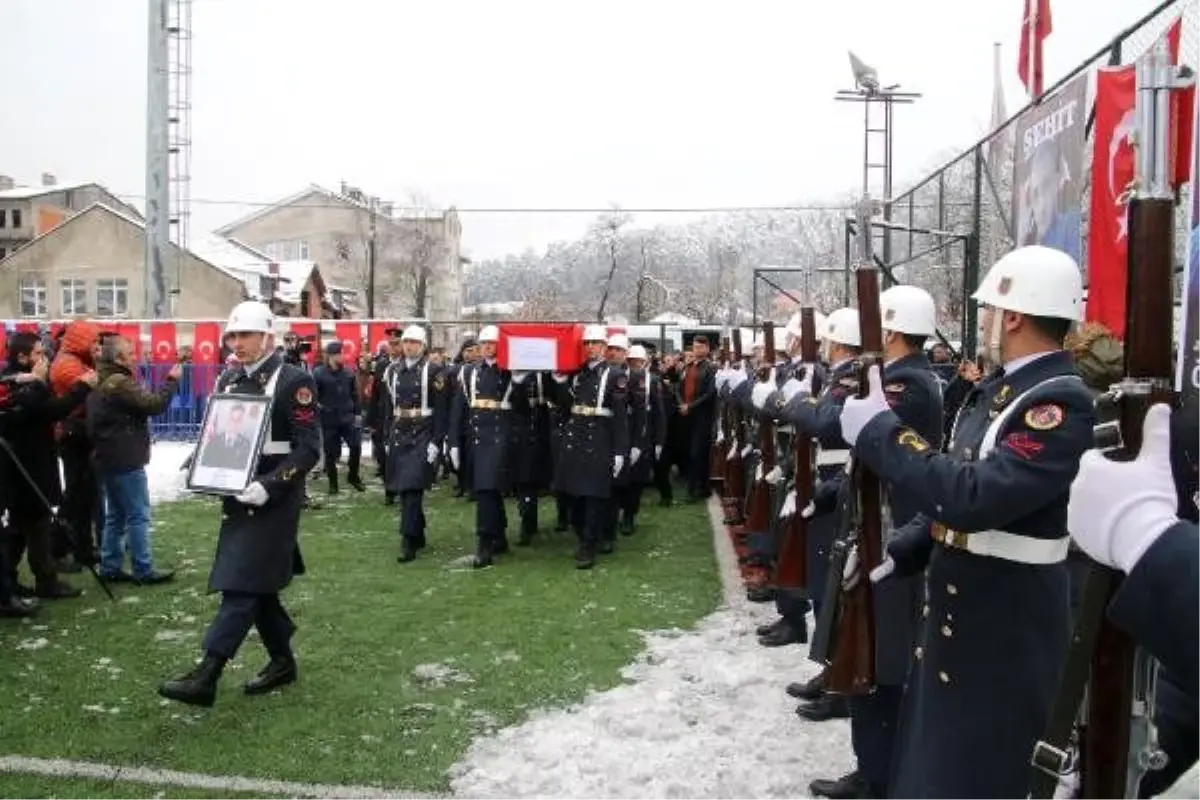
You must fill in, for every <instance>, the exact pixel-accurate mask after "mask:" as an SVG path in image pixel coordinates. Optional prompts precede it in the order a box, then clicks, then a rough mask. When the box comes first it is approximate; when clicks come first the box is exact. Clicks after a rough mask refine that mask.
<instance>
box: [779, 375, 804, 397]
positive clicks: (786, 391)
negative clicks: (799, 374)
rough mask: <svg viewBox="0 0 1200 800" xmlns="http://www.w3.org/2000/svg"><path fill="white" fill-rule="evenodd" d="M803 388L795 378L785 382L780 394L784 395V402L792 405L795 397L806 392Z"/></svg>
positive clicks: (780, 388)
mask: <svg viewBox="0 0 1200 800" xmlns="http://www.w3.org/2000/svg"><path fill="white" fill-rule="evenodd" d="M803 386H804V385H803V384H802V383H800V381H798V380H796V379H795V378H788V379H787V380H786V381H784V383H783V386H780V387H779V393H780V394H782V395H783V402H785V403H790V402H791V400H792V398H793V397H795V396H796V395H798V394H800V393H801V392H803V391H804V389H803Z"/></svg>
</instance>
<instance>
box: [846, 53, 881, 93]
mask: <svg viewBox="0 0 1200 800" xmlns="http://www.w3.org/2000/svg"><path fill="white" fill-rule="evenodd" d="M850 71H851V72H853V73H854V85H855V86H857V87H859V88H860V89H866V90H867V91H868V92H878V91H879V73H878V72H876V71H875V68H874V67H869V66H867V65H866V63H865V62H864V61H863V60H862V59H861V58H859V57H858V56H856V55H854V53H850Z"/></svg>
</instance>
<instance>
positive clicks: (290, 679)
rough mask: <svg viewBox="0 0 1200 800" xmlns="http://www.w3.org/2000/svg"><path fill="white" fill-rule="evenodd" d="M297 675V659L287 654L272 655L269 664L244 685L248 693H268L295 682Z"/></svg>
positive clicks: (244, 689)
mask: <svg viewBox="0 0 1200 800" xmlns="http://www.w3.org/2000/svg"><path fill="white" fill-rule="evenodd" d="M296 677H297V671H296V659H295V658H293V657H292V656H291V654H288V655H286V656H271V660H270V661H268V662H267V665H266V666H265V667H263V668H262V669H260V670H259V671H258V674H257V675H255V676H254V677H253V678H251V679H250V680H248V681H246V685H245V686H243V687H242V689H243V691H245V692H246V694H266V693H267V692H269V691H271V690H272V689H278V688H279V687H280V686H287V685H288V684H289V683H295V682H296Z"/></svg>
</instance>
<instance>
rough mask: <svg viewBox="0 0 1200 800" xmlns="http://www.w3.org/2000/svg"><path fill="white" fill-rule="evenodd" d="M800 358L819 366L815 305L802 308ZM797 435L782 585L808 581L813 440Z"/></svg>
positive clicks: (779, 575) (778, 565)
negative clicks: (806, 515)
mask: <svg viewBox="0 0 1200 800" xmlns="http://www.w3.org/2000/svg"><path fill="white" fill-rule="evenodd" d="M800 360H801V361H802V362H803V363H804V368H805V369H806V370H812V369H815V368H816V363H817V318H816V314H815V312H814V310H813V309H812V308H811V307H806V308H802V309H800ZM809 380H810V381H811V377H810V379H809ZM794 438H795V447H794V453H795V459H796V469H795V477H796V480H795V486H796V489H795V491H796V511H795V513H793V514H792V517H791V519H790V520H789V521H788V526H787V530H786V531H785V532H784V534H783V542H782V543H781V544H780V547H779V557H778V558H777V559H776V560H775V585H776V586H777V587H779V588H781V589H803V588H805V587H806V586H807V584H808V580H807V576H808V520H807V519H805V518H804V516H803V514H801V512H802V511H803V510H804V509H805V507H807V506H808V504H809V502H810V501H811V500H812V496H813V488H814V487H813V447H812V444H813V443H812V439H811V438H810V437H809V436H806V435H805V434H803V433H801V432H800V431H796V434H795V437H794Z"/></svg>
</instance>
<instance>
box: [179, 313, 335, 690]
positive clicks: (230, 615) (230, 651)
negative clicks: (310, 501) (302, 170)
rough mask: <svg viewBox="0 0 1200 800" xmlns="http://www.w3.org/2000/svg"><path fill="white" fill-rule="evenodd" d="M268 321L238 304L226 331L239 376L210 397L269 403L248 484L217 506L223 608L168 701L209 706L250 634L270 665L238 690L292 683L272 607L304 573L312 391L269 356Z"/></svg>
mask: <svg viewBox="0 0 1200 800" xmlns="http://www.w3.org/2000/svg"><path fill="white" fill-rule="evenodd" d="M273 323H274V319H273V315H272V314H271V310H270V309H269V308H268V307H267V306H266V305H265V304H263V303H259V302H255V301H248V302H245V303H241V304H239V305H238V306H237V307H235V308H234V309H233V313H231V314H230V316H229V322H228V324H227V325H226V327H225V329H226V331H228V332H231V333H236V334H237V342H236V344H235V352H236V353H237V356H238V360H239V361H240V362H241V364H242V368H240V369H236V370H226V372H225V373H224V374H223V375H222V376H221V378H220V380H219V382H218V384H217V387H216V391H217V392H222V393H224V392H228V393H231V394H246V395H257V396H263V395H266V396H269V397H274V402H273V403H272V405H271V420H270V422H269V424H268V430H267V434H266V437H265V439H264V442H263V446H262V450H261V452H260V456H259V459H258V466H257V468H256V471H255V477H254V480H253V482H252V483H250V485H249V486H247V487H246V488H245V490H243V491H242V492H241V493H240V494H238V495H236V496H233V497H226V498H224V500H223V501H222V515H221V528H220V532H219V533H218V538H217V553H216V559H215V560H214V561H213V567H212V572H211V573H210V574H209V577H208V588H209V590H210V591H214V592H220V593H221V605H220V607H219V608H218V609H217V615H216V617H215V618H214V619H213V621H212V624H211V625H210V626H209V629H208V633H207V634H206V635H205V637H204V658H203V659H202V660H201V661H200V663H199V664H198V665H197V666H196V667H195V668H194V669H192V670H191V671H189V672H188V673H187V674H186V675H184V676H183V677H181V678H179V679H177V680H172V681H167V682H166V683H164V684H162V685H161V686H160V687H159V689H158V693H159V694H160V695H162V696H163V697H166V698H168V699H171V700H179V701H181V702H184V703H189V704H192V705H199V706H211V705H212V704H213V702H214V700H215V699H216V691H217V681H218V679H219V678H220V676H221V672H222V670H223V669H224V667H225V663H226V662H227V661H228V660H229V659H231V658H233V657H234V655H235V654H236V653H237V651H238V648H239V647H241V645H242V642H243V641H244V640H245V638H246V635H247V634H248V633H249V632H250V629H251V628H252V627H254V628H257V629H258V634H259V637H260V638H261V640H262V643H263V645H264V646H265V647H266V649H267V653H268V654H269V655H270V661H269V663H268V664H267V666H266V667H264V668H263V669H262V670H261V671H260V672H259V673H258V675H256V676H255V677H254V678H252V679H250V681H249V682H248V683H247V684H246V686H245V691H246V693H247V694H263V693H265V692H269V691H271V690H272V689H274V688H276V687H279V686H283V685H285V684H288V683H292V682H293V681H295V680H296V660H295V657H294V656H293V655H292V647H291V638H292V634H293V633H294V632H295V625H294V624H293V623H292V620H291V618H290V617H289V616H288V614H287V612H286V611H285V610H284V608H283V604H282V603H281V602H280V599H279V592H281V591H282V590H283V589H284V588H285V587H286V586H287V585H288V584H289V583H291V580H292V576H293V575H301V574H303V573H304V561H303V559H302V558H301V556H300V547H299V543H298V533H299V531H298V528H299V525H300V510H301V506H302V504H303V500H304V479H305V477H306V476H307V475H308V473H309V471H310V470H311V469H312V468H313V467H314V466H315V465H316V463H317V459H318V458H319V457H320V428H319V425H320V423H319V421H318V419H317V397H316V387H315V385H314V384H313V379H312V376H311V375H309V374H308V373H307V372H304V371H303V370H301V369H299V368H297V367H294V366H292V365H290V364H285V363H283V359H282V357H281V356H280V355H278V354H276V353H274V352H272V348H271V339H272V330H273Z"/></svg>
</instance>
